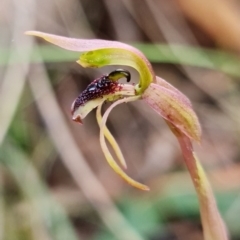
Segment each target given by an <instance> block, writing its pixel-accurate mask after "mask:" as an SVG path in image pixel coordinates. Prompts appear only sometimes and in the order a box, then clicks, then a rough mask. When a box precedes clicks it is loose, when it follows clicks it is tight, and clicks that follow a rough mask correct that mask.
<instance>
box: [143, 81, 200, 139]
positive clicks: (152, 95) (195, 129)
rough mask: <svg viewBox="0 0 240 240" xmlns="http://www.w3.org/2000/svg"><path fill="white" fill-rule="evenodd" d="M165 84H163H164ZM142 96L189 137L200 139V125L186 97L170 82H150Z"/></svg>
mask: <svg viewBox="0 0 240 240" xmlns="http://www.w3.org/2000/svg"><path fill="white" fill-rule="evenodd" d="M164 84H165V86H164ZM142 98H143V99H144V100H145V101H146V102H147V103H148V104H149V105H150V107H152V108H153V109H154V110H155V111H156V112H157V113H158V114H160V115H161V116H162V117H163V118H164V119H166V120H167V121H169V122H170V123H172V124H173V125H174V126H175V127H177V128H178V129H179V130H180V131H181V132H182V133H184V134H185V135H187V136H188V137H189V138H191V139H194V140H196V141H198V142H199V141H200V138H201V127H200V124H199V122H198V118H197V116H196V114H195V112H194V111H193V109H192V106H191V103H190V101H189V100H188V98H187V97H186V96H185V95H183V94H182V93H180V92H179V91H178V90H177V89H175V88H174V87H172V86H171V85H170V84H168V85H166V83H164V82H162V84H161V85H158V84H155V83H151V84H150V85H149V87H148V88H147V89H146V90H145V92H144V93H143V95H142Z"/></svg>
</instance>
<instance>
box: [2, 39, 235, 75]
mask: <svg viewBox="0 0 240 240" xmlns="http://www.w3.org/2000/svg"><path fill="white" fill-rule="evenodd" d="M132 45H133V46H134V47H136V48H138V49H139V50H140V51H142V52H143V53H144V54H145V55H146V57H147V58H148V59H149V60H150V61H151V62H153V63H170V64H182V65H189V66H196V67H204V68H208V69H215V70H218V71H222V72H224V73H226V74H229V75H231V76H235V77H239V76H240V70H239V64H240V59H239V57H238V56H237V55H234V54H231V53H228V52H224V51H220V50H212V49H204V48H199V47H190V46H181V45H166V44H143V43H133V44H132ZM21 51H22V54H19V55H17V56H15V58H14V59H11V60H10V61H8V54H9V50H7V49H1V57H0V65H6V64H16V63H20V62H24V61H25V57H24V56H25V55H24V52H25V50H24V49H22V50H21ZM39 51H40V54H41V58H39V53H38V50H37V48H34V49H33V52H32V56H31V61H32V62H40V61H41V59H42V60H43V61H44V62H72V61H76V59H78V58H79V53H76V52H71V51H66V50H63V49H60V48H57V47H55V46H50V45H41V46H39ZM176 53H177V54H176ZM179 55H181V58H179V57H177V56H179Z"/></svg>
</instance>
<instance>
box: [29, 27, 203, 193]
mask: <svg viewBox="0 0 240 240" xmlns="http://www.w3.org/2000/svg"><path fill="white" fill-rule="evenodd" d="M27 34H29V35H34V36H39V37H42V38H44V39H45V40H47V41H49V42H51V43H53V44H55V45H58V46H60V47H62V48H65V49H67V50H71V51H79V52H80V53H81V55H80V58H79V60H78V61H77V63H79V64H80V65H82V66H83V67H102V66H106V65H122V66H130V67H133V68H135V69H136V70H137V71H138V72H139V76H140V80H139V83H138V84H136V85H135V86H134V85H132V84H129V83H126V84H121V83H119V82H118V80H119V79H120V78H126V79H127V82H129V80H130V77H131V75H130V73H129V72H128V71H126V70H123V69H117V70H115V71H113V72H111V73H109V74H107V75H104V76H102V77H100V78H98V79H96V80H94V81H93V82H92V83H90V84H89V86H88V87H87V88H86V89H85V90H84V91H83V92H82V93H81V94H80V95H79V97H78V98H77V99H76V100H75V101H74V103H73V104H72V107H71V112H72V119H73V120H74V121H76V122H78V123H82V120H83V119H84V118H85V117H86V116H87V114H88V113H89V112H90V111H92V110H93V109H94V108H96V107H97V108H98V109H97V120H98V124H99V126H100V143H101V147H102V150H103V153H104V155H105V157H106V159H107V161H108V163H109V164H110V166H111V167H112V168H113V169H114V170H115V171H116V172H117V173H118V174H119V175H120V176H121V177H122V178H123V179H125V180H126V181H127V182H128V183H129V184H131V185H133V186H134V187H137V188H140V189H144V190H148V189H149V188H148V187H147V186H145V185H143V184H141V183H138V182H136V181H135V180H133V179H131V178H130V177H129V176H127V175H126V174H125V172H124V171H123V170H122V168H120V167H119V166H118V164H117V163H116V162H115V160H114V158H113V156H112V154H111V153H110V151H109V149H108V147H107V144H106V141H105V139H107V140H108V142H109V143H110V145H111V146H112V147H113V149H114V151H115V152H116V155H117V158H118V159H119V161H120V163H121V165H122V166H123V167H126V162H125V159H124V157H123V155H122V153H121V150H120V148H119V146H118V144H117V142H116V141H115V139H114V137H113V136H112V134H111V133H110V132H109V130H108V129H107V127H106V121H107V117H108V115H109V113H110V111H111V110H112V109H113V108H114V107H115V106H117V105H118V104H121V103H127V102H130V101H136V100H143V101H145V102H146V103H147V104H148V105H149V106H150V107H151V108H153V110H155V111H156V112H157V113H158V114H159V115H161V116H162V117H163V118H164V119H165V120H166V121H167V122H169V123H171V124H173V126H175V127H176V128H177V129H179V130H180V132H181V133H183V134H184V135H186V136H187V137H189V138H190V139H191V140H196V141H200V136H201V128H200V124H199V122H198V119H197V116H196V114H195V112H194V111H193V109H192V105H191V103H190V101H189V99H188V98H187V97H186V96H185V95H183V94H182V93H181V92H180V91H179V90H177V89H176V88H175V87H173V86H172V85H170V84H169V83H167V82H166V81H165V80H164V79H162V78H160V77H156V76H155V74H154V71H153V69H152V66H151V64H150V62H149V61H148V60H147V58H146V57H145V56H144V55H143V54H142V53H141V52H140V51H139V50H137V49H136V48H134V47H132V46H129V45H127V44H124V43H121V42H115V41H106V40H97V39H94V40H84V39H72V38H65V37H60V36H56V35H52V34H46V33H42V32H36V31H31V32H27ZM105 101H108V102H114V103H113V104H112V105H111V106H110V107H109V109H108V110H107V111H106V112H105V114H104V115H103V118H102V116H101V106H102V104H103V103H104V102H105Z"/></svg>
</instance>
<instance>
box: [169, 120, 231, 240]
mask: <svg viewBox="0 0 240 240" xmlns="http://www.w3.org/2000/svg"><path fill="white" fill-rule="evenodd" d="M167 124H168V125H169V127H170V128H171V130H172V132H173V133H174V134H175V136H176V137H177V139H178V142H179V144H180V147H181V151H182V154H183V157H184V160H185V164H186V166H187V168H188V171H189V173H190V176H191V178H192V181H193V184H194V187H195V189H196V192H197V196H198V201H199V205H200V213H201V220H202V226H203V235H204V239H205V240H227V239H228V234H227V230H226V227H225V224H224V222H223V220H222V218H221V215H220V213H219V211H218V208H217V204H216V200H215V198H214V194H213V191H212V188H211V185H210V183H209V181H208V179H207V176H206V174H205V172H204V170H203V168H202V166H201V163H200V162H199V160H198V158H197V156H196V154H195V153H194V151H193V146H192V142H191V140H190V139H189V138H188V137H187V136H186V135H184V134H182V133H181V132H180V131H179V130H178V129H176V128H175V127H174V126H173V125H172V124H171V123H169V122H168V123H167Z"/></svg>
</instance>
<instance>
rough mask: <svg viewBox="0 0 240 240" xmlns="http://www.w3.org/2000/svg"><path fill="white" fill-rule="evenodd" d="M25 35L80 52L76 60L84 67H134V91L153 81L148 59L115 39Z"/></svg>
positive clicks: (41, 34) (138, 90) (142, 88)
mask: <svg viewBox="0 0 240 240" xmlns="http://www.w3.org/2000/svg"><path fill="white" fill-rule="evenodd" d="M26 34H27V35H33V36H37V37H41V38H43V39H45V40H46V41H48V42H51V43H53V44H55V45H57V46H59V47H62V48H64V49H67V50H70V51H76V52H82V53H84V54H82V55H81V56H80V60H78V61H77V62H78V63H79V64H80V65H82V66H84V67H103V66H106V65H124V66H130V67H133V68H135V69H136V70H137V71H138V72H139V75H140V82H139V84H138V85H137V86H136V91H137V92H138V93H139V94H140V93H142V92H143V91H144V90H145V89H146V88H147V87H148V85H149V84H150V83H151V82H152V81H155V74H154V72H153V70H152V66H151V64H150V62H149V61H148V59H147V58H146V57H145V56H144V54H143V53H142V52H140V51H139V50H138V49H136V48H134V47H132V46H130V45H128V44H125V43H121V42H117V41H107V40H99V39H76V38H67V37H62V36H57V35H53V34H48V33H43V32H38V31H27V32H26Z"/></svg>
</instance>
